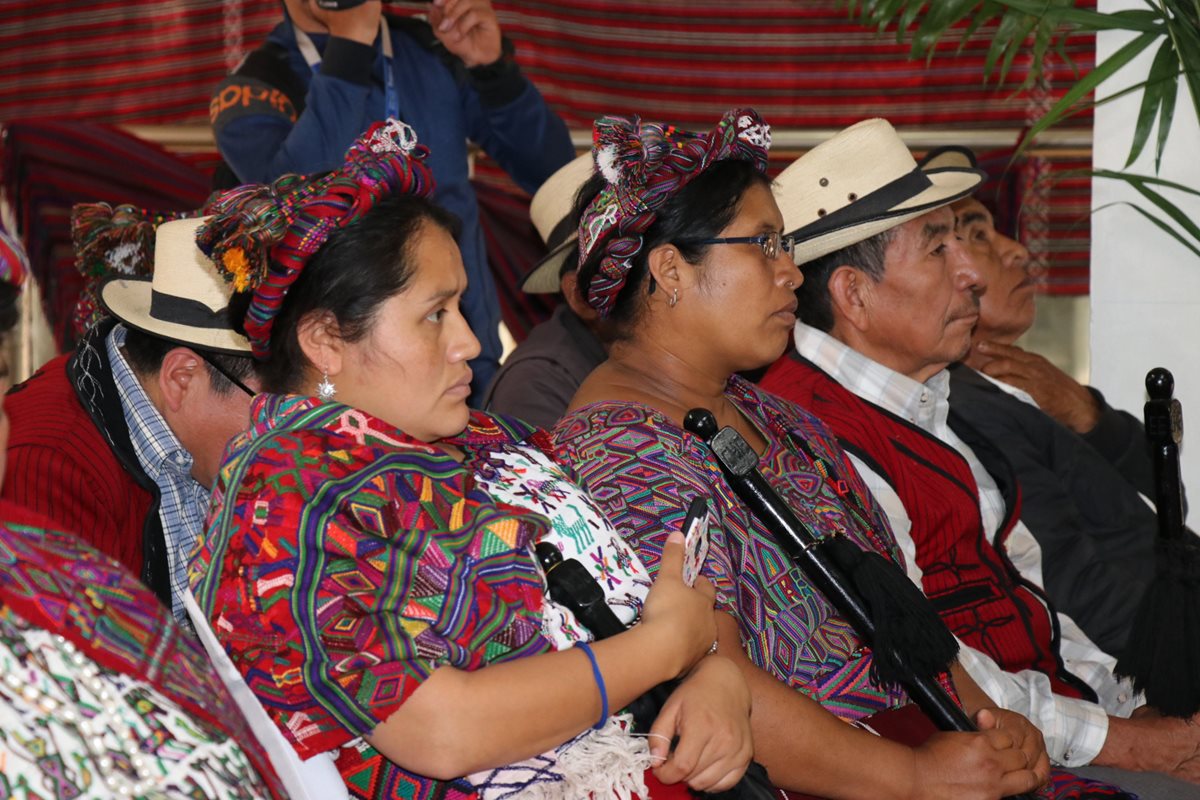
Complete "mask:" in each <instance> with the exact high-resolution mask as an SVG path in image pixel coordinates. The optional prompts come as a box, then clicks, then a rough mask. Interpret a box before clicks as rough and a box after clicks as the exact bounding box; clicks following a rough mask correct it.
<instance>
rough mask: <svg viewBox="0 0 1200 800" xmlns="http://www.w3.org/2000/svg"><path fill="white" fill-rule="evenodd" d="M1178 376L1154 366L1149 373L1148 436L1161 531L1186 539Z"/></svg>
mask: <svg viewBox="0 0 1200 800" xmlns="http://www.w3.org/2000/svg"><path fill="white" fill-rule="evenodd" d="M1174 391H1175V377H1174V376H1173V375H1171V373H1170V371H1168V370H1166V369H1164V368H1162V367H1155V368H1154V369H1152V370H1150V372H1148V373H1147V374H1146V394H1147V395H1149V397H1150V399H1149V400H1148V401H1147V402H1146V406H1145V417H1146V439H1147V441H1148V442H1149V444H1150V450H1151V453H1152V454H1153V461H1154V494H1155V498H1154V500H1155V506H1156V507H1157V509H1158V534H1159V536H1160V537H1162V538H1163V539H1165V540H1168V541H1171V540H1176V541H1177V540H1180V539H1182V538H1183V534H1184V528H1183V491H1182V490H1181V488H1180V486H1181V485H1182V482H1183V481H1182V477H1181V475H1180V472H1179V444H1180V442H1182V441H1183V407H1182V406H1181V405H1180V403H1179V401H1178V400H1174V399H1172V397H1171V395H1172V394H1173V393H1174Z"/></svg>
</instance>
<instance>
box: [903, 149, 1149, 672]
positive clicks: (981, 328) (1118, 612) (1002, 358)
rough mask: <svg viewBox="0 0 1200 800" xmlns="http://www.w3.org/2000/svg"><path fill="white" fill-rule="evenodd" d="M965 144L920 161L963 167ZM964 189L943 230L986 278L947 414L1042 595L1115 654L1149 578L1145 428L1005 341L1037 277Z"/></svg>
mask: <svg viewBox="0 0 1200 800" xmlns="http://www.w3.org/2000/svg"><path fill="white" fill-rule="evenodd" d="M975 163H976V161H975V155H974V153H972V152H971V151H970V150H969V149H967V148H965V147H956V146H950V147H942V148H938V149H937V150H934V151H932V152H930V153H928V154H926V156H925V158H923V159H922V160H921V165H922V168H926V169H928V168H935V169H936V168H944V167H947V166H959V167H968V168H969V167H973V166H975ZM980 195H981V193H980V192H976V193H975V194H974V195H972V196H970V197H965V198H963V199H962V200H958V201H956V202H955V203H954V204H953V206H952V207H953V209H954V215H955V228H956V230H957V232H958V235H959V237H960V238H962V240H963V242H964V243H965V245H966V247H967V249H968V251H969V254H970V256H971V257H972V258H974V259H975V262H976V264H977V266H978V268H979V269H980V270H982V271H983V274H984V276H985V278H986V280H987V284H988V290H987V293H985V294H984V295H983V297H982V298H981V302H980V306H979V324H977V325H976V326H975V332H974V333H973V334H972V336H971V341H972V346H971V352H970V353H969V354H968V355H967V357H966V358H964V359H963V360H962V361H961V362H960V363H958V364H954V365H952V366H951V367H950V410H951V411H952V412H953V413H955V414H957V415H959V416H961V417H962V419H963V420H964V421H965V422H966V423H967V424H969V425H971V426H972V427H973V428H975V429H976V430H978V431H979V433H980V434H981V435H983V436H985V437H987V438H988V439H989V440H990V441H991V442H992V443H993V444H994V445H995V447H996V449H997V450H999V451H1000V452H1001V453H1003V454H1004V456H1005V458H1006V459H1007V461H1008V462H1009V463H1010V464H1011V465H1012V469H1013V471H1014V473H1015V474H1016V475H1017V477H1018V479H1019V481H1020V484H1021V495H1022V497H1021V499H1022V503H1021V521H1022V522H1023V523H1025V525H1026V526H1027V527H1028V528H1029V530H1030V531H1031V532H1032V533H1033V535H1034V537H1035V538H1036V539H1037V541H1038V544H1039V545H1041V548H1042V552H1043V554H1044V560H1043V564H1042V567H1043V569H1042V578H1043V580H1044V581H1045V583H1044V584H1043V587H1044V588H1045V590H1046V593H1047V594H1048V595H1049V597H1050V599H1051V600H1053V601H1054V603H1055V604H1056V605H1057V606H1058V607H1059V608H1060V609H1061V610H1062V611H1065V612H1066V613H1068V614H1070V616H1071V618H1072V619H1074V620H1075V621H1076V622H1077V623H1079V627H1081V628H1083V631H1084V633H1086V634H1087V635H1088V637H1089V638H1090V639H1091V640H1092V641H1093V642H1095V643H1096V644H1097V645H1099V646H1100V648H1101V649H1102V650H1104V651H1105V652H1108V653H1114V654H1119V653H1121V652H1122V651H1123V650H1124V648H1125V647H1126V643H1127V641H1128V640H1129V637H1130V633H1131V632H1132V630H1133V627H1134V622H1135V616H1136V612H1137V610H1138V606H1139V600H1140V598H1141V597H1142V595H1143V594H1144V593H1145V591H1146V587H1147V586H1148V585H1149V584H1150V582H1151V581H1152V580H1153V578H1154V565H1155V542H1156V540H1157V538H1158V518H1157V516H1156V514H1155V511H1154V508H1153V507H1152V506H1151V505H1150V504H1148V503H1147V502H1145V499H1144V497H1153V496H1154V494H1155V488H1154V467H1153V462H1152V459H1151V457H1150V450H1149V448H1148V447H1147V446H1146V432H1145V429H1144V428H1143V427H1142V424H1141V422H1139V421H1138V420H1137V419H1136V418H1134V417H1133V416H1132V415H1130V414H1127V413H1125V412H1124V411H1118V410H1116V409H1113V408H1111V407H1110V406H1109V405H1108V404H1107V403H1106V402H1105V401H1104V397H1103V395H1101V394H1100V393H1099V392H1098V391H1096V390H1094V389H1091V388H1090V387H1087V386H1083V385H1082V384H1080V383H1078V382H1077V381H1075V380H1074V379H1073V378H1071V376H1069V375H1067V374H1065V373H1064V372H1062V371H1061V370H1059V369H1058V368H1057V367H1055V366H1054V365H1053V364H1051V363H1050V362H1048V361H1047V360H1046V359H1045V358H1043V357H1042V356H1040V355H1037V354H1036V353H1031V352H1026V351H1025V350H1023V349H1021V348H1020V347H1018V346H1016V344H1015V343H1016V341H1017V339H1018V338H1019V337H1021V336H1022V335H1023V334H1024V333H1025V332H1026V331H1028V330H1029V328H1030V327H1031V326H1032V325H1033V320H1034V317H1035V313H1036V298H1037V291H1036V289H1037V286H1038V284H1039V282H1040V277H1041V273H1040V270H1039V269H1038V268H1036V267H1035V266H1034V265H1033V264H1032V263H1031V262H1032V259H1031V258H1030V256H1029V251H1028V250H1026V249H1025V247H1024V246H1023V245H1022V244H1021V243H1020V242H1018V241H1016V240H1015V239H1012V238H1010V237H1008V236H1006V235H1005V234H1004V233H1002V232H1001V231H1000V230H998V229H997V227H996V224H995V221H994V219H993V217H992V213H991V211H990V210H989V208H988V207H987V206H985V205H984V203H983V202H982V200H981V198H980Z"/></svg>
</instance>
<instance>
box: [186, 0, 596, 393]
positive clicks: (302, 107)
mask: <svg viewBox="0 0 1200 800" xmlns="http://www.w3.org/2000/svg"><path fill="white" fill-rule="evenodd" d="M284 6H285V7H286V15H285V18H284V20H283V21H282V22H280V24H279V25H278V26H277V27H276V28H275V29H274V30H273V31H272V32H271V33H270V35H269V36H268V37H267V41H266V43H265V44H263V45H262V46H261V47H260V48H258V49H257V50H255V51H254V52H253V53H251V54H250V55H249V56H248V57H247V58H246V60H245V61H244V62H243V63H242V64H241V66H239V67H238V69H237V70H235V72H234V73H233V74H232V75H230V76H229V77H228V78H226V79H225V80H224V81H223V82H222V83H221V84H220V85H219V86H218V87H217V89H216V92H215V93H214V95H213V99H212V103H211V106H210V109H209V112H210V118H211V120H212V125H213V131H214V134H215V136H216V140H217V147H218V148H219V149H220V151H221V155H222V157H224V159H225V160H226V162H227V164H228V170H219V174H218V177H217V181H216V182H217V184H218V185H217V186H216V188H228V187H230V186H233V185H236V184H238V183H269V182H271V181H273V180H275V179H276V178H278V177H280V176H281V175H283V174H285V173H289V172H292V173H299V174H308V175H311V174H314V173H318V172H326V171H329V170H332V169H335V168H337V167H338V166H340V165H341V163H342V156H343V155H344V154H345V152H346V149H347V148H348V147H350V145H351V144H352V143H353V142H354V140H355V138H356V137H358V136H359V134H361V133H363V132H364V131H365V130H366V129H367V128H368V127H370V125H371V124H372V123H373V122H377V121H379V120H383V119H387V118H391V117H395V118H397V119H402V120H404V121H405V122H407V123H408V124H409V125H410V126H411V127H412V128H413V129H414V130H415V131H416V134H417V136H418V137H419V138H420V140H421V141H422V142H424V143H426V144H428V145H429V146H430V149H431V153H432V155H431V156H430V162H431V163H430V166H431V167H432V169H433V173H434V176H435V177H436V179H437V186H438V190H437V196H436V197H435V198H434V199H435V201H436V202H437V203H438V204H439V205H441V206H443V207H444V208H446V209H447V210H448V211H451V212H453V213H454V214H455V215H456V216H458V217H459V219H460V220H461V221H462V225H463V227H462V234H461V235H460V237H459V240H458V244H459V248H460V249H461V250H462V254H463V261H464V263H465V264H466V268H467V279H468V281H469V283H470V289H469V290H468V291H467V294H466V295H465V296H464V297H463V312H464V314H465V316H466V318H467V321H468V323H469V324H470V325H471V329H472V331H474V333H475V335H476V336H477V337H478V338H479V341H480V345H481V351H480V354H479V356H478V357H476V358H475V359H474V360H473V361H472V364H471V368H472V370H473V371H474V375H475V379H474V383H473V384H472V388H473V395H472V397H473V399H477V398H478V397H479V395H480V394H481V392H482V390H483V388H484V387H485V386H487V385H488V382H489V381H490V380H491V378H492V375H493V374H494V373H495V372H496V369H497V367H498V366H499V362H500V355H501V344H500V336H499V330H498V326H499V323H500V305H499V301H498V299H497V296H496V287H495V282H494V281H493V278H492V275H491V272H490V271H489V270H488V269H487V254H486V251H485V248H484V240H483V231H482V229H481V228H480V223H479V210H478V205H477V201H476V198H475V193H474V191H473V190H472V188H471V185H470V181H469V178H470V174H469V163H468V157H467V156H468V152H467V142H468V140H469V141H471V142H473V143H474V144H476V145H478V146H479V147H480V149H482V150H483V151H484V152H486V153H487V154H488V155H489V156H491V157H492V158H494V159H495V160H496V161H497V162H498V163H499V164H500V166H501V167H503V168H504V170H505V171H506V172H507V173H508V174H509V175H510V176H512V178H513V180H515V181H516V182H517V184H518V185H519V186H520V187H521V188H522V189H524V190H526V191H528V192H529V193H530V194H532V193H533V192H535V191H536V190H537V188H538V187H539V186H540V185H541V183H542V182H543V181H544V180H545V179H546V178H548V177H550V175H551V174H553V173H554V171H555V170H557V169H558V168H559V167H561V166H563V165H564V164H566V163H567V162H568V161H570V160H571V159H572V158H573V157H574V156H575V151H574V149H573V148H572V146H571V140H570V137H569V136H568V135H567V129H566V126H565V125H564V124H563V122H562V120H561V119H559V117H558V115H557V114H555V113H554V111H552V110H551V109H550V107H549V106H548V105H547V104H546V102H545V100H544V99H543V98H542V96H541V94H540V93H539V92H538V90H537V89H536V88H535V87H534V86H533V84H531V83H530V82H529V81H528V80H527V79H526V78H525V77H524V76H523V75H522V74H521V71H520V69H519V68H518V67H517V63H516V61H515V60H514V59H513V48H512V45H511V43H510V42H508V41H507V40H506V39H504V37H503V36H502V35H501V31H500V24H499V22H498V21H497V19H496V12H495V10H494V9H493V8H492V5H491V3H490V1H489V0H435V1H434V2H433V3H432V4H431V5H430V8H429V15H428V21H424V20H419V19H398V18H392V17H387V16H385V15H384V14H383V13H382V4H381V3H380V2H378V0H370V1H369V2H365V3H361V4H359V5H357V6H355V7H353V8H348V9H344V10H337V11H331V10H326V9H322V8H320V7H319V6H318V5H317V4H316V3H315V2H314V0H284ZM229 171H232V174H229Z"/></svg>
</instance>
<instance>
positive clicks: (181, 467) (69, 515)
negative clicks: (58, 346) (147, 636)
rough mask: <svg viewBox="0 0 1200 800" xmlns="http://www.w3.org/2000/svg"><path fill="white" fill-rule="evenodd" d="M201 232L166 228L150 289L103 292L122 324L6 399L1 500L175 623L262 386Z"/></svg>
mask: <svg viewBox="0 0 1200 800" xmlns="http://www.w3.org/2000/svg"><path fill="white" fill-rule="evenodd" d="M200 222H201V220H195V219H192V220H179V221H175V222H168V223H165V224H163V225H161V226H160V227H159V229H158V231H157V235H156V247H155V259H154V260H155V264H154V273H153V278H152V279H143V278H130V277H119V276H118V277H116V278H115V279H111V280H109V281H108V282H107V283H105V284H104V286H103V287H102V289H101V299H102V301H103V303H104V305H105V307H106V308H107V309H108V311H109V312H110V313H112V315H113V317H114V319H109V320H106V321H105V322H102V323H99V324H97V325H96V326H95V327H93V328H92V330H91V331H89V332H88V334H87V336H85V338H84V339H83V341H81V342H80V343H79V346H78V348H77V349H76V350H75V352H74V353H70V354H66V355H63V356H59V357H58V358H55V359H54V360H52V361H50V362H49V363H47V364H46V365H45V366H43V367H42V368H41V369H40V370H38V372H37V373H36V374H34V375H33V377H31V378H30V379H29V380H27V381H25V382H24V383H22V384H20V385H18V386H16V387H14V388H13V389H12V390H11V391H10V392H9V394H8V396H7V397H6V398H5V401H4V408H5V412H6V413H7V414H8V416H9V418H10V419H11V421H12V430H13V433H12V436H11V438H10V439H9V443H8V450H7V455H8V463H7V466H6V468H5V479H4V484H3V489H2V490H0V496H2V497H3V498H5V499H8V500H11V501H13V502H15V503H18V504H20V505H23V506H25V507H27V508H30V509H33V510H35V511H38V512H40V513H42V514H44V515H45V516H47V517H49V518H51V519H53V520H55V521H56V522H58V523H59V524H61V525H62V527H63V528H64V529H66V530H72V531H77V532H78V533H79V535H80V536H81V537H82V538H83V539H84V540H85V541H87V542H88V543H89V544H91V545H92V546H94V547H96V548H97V549H98V550H100V551H101V552H104V553H106V554H108V555H110V556H112V557H114V558H116V559H117V560H118V561H120V562H121V563H123V564H124V565H125V566H126V567H128V568H129V570H130V571H132V572H133V573H134V574H135V575H139V576H140V577H141V579H142V582H143V583H145V584H146V585H147V586H148V587H150V589H151V590H152V591H153V592H154V593H155V594H156V595H157V596H158V598H159V599H160V600H161V601H162V602H163V604H164V605H166V606H167V607H168V608H170V609H171V610H172V612H173V613H174V614H175V616H176V618H180V619H181V618H182V616H183V614H184V611H183V606H182V602H181V600H180V599H179V598H180V596H181V595H180V593H181V592H183V591H185V590H186V588H187V585H188V584H187V565H188V560H189V558H190V556H191V553H192V550H193V549H194V548H195V546H196V543H197V542H198V540H199V537H200V535H201V532H202V530H203V524H204V516H205V513H206V512H207V507H208V493H209V488H210V487H211V486H212V483H213V479H214V478H215V476H216V472H217V469H218V467H219V466H220V462H221V454H222V451H223V450H224V447H225V443H226V442H227V441H228V440H229V439H230V437H232V436H233V435H234V434H235V433H238V432H239V431H241V430H242V429H243V428H245V427H246V425H247V423H248V412H249V406H250V398H251V396H252V390H251V389H250V388H249V387H248V386H247V384H250V385H251V386H257V383H256V380H255V379H254V377H253V376H252V368H253V363H252V359H251V358H250V357H249V352H250V345H249V343H248V342H247V340H246V339H245V337H244V336H242V335H241V334H239V333H237V332H235V331H234V330H232V329H231V327H230V325H229V322H228V321H227V320H226V313H225V309H226V307H227V306H228V304H229V296H230V287H229V285H228V284H226V282H225V281H224V280H223V279H222V278H221V277H220V275H219V274H218V273H217V271H216V269H215V268H214V267H213V266H212V263H211V262H210V261H209V260H208V259H207V258H206V257H205V256H204V255H203V253H201V252H200V251H199V250H198V249H197V247H196V245H195V231H196V228H197V227H198V225H199V224H200Z"/></svg>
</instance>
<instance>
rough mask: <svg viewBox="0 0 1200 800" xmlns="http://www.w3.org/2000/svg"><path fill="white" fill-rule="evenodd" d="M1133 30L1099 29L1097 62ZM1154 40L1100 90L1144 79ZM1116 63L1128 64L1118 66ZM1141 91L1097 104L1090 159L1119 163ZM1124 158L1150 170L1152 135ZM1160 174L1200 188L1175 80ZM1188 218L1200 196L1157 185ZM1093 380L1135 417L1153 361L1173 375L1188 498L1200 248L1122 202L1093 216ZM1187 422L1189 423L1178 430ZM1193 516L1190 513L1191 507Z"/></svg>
mask: <svg viewBox="0 0 1200 800" xmlns="http://www.w3.org/2000/svg"><path fill="white" fill-rule="evenodd" d="M1099 7H1100V10H1101V11H1106V12H1108V11H1117V10H1120V9H1123V8H1144V5H1143V3H1142V2H1140V0H1100V2H1099ZM1131 38H1132V34H1125V33H1120V32H1106V33H1102V34H1100V36H1099V39H1098V41H1097V45H1096V50H1097V52H1096V60H1097V63H1099V62H1100V61H1101V60H1102V59H1103V58H1106V57H1107V56H1108V55H1109V54H1111V53H1112V52H1113V51H1115V50H1116V49H1118V48H1119V47H1120V46H1121V45H1123V44H1124V43H1125V42H1127V41H1129V40H1130V39H1131ZM1154 50H1155V47H1154V46H1152V47H1151V48H1150V49H1149V50H1147V51H1146V52H1145V53H1143V54H1142V56H1141V57H1140V58H1139V59H1138V60H1136V61H1135V62H1133V63H1131V64H1130V65H1128V66H1127V67H1126V68H1125V69H1124V70H1122V72H1120V73H1118V74H1117V76H1116V77H1115V78H1114V79H1112V80H1110V81H1108V82H1106V83H1105V84H1104V85H1103V86H1102V87H1101V90H1102V94H1103V95H1104V96H1108V95H1111V94H1114V93H1115V92H1117V91H1118V90H1119V89H1121V88H1124V87H1126V86H1129V85H1131V84H1133V83H1136V82H1137V81H1138V80H1142V79H1144V77H1145V75H1146V74H1147V73H1148V72H1149V70H1150V62H1151V60H1152V59H1153V56H1154ZM1125 73H1129V75H1128V76H1127V75H1126V74H1125ZM1140 98H1141V95H1140V93H1135V94H1133V95H1130V96H1127V97H1123V98H1120V99H1118V100H1115V101H1113V102H1112V103H1108V104H1105V105H1103V106H1100V107H1099V108H1097V109H1096V118H1095V143H1094V151H1093V152H1094V154H1093V160H1094V163H1095V167H1096V168H1097V169H1122V168H1123V167H1124V164H1125V160H1126V158H1127V157H1128V155H1129V145H1130V142H1131V141H1132V137H1133V127H1134V124H1135V123H1136V120H1137V114H1138V108H1139V101H1140ZM1156 135H1157V134H1156V133H1152V134H1151V141H1150V142H1149V143H1148V144H1147V146H1146V149H1145V150H1144V151H1143V153H1142V155H1141V157H1140V158H1139V159H1138V161H1137V162H1135V163H1134V164H1133V166H1132V167H1131V168H1130V171H1131V172H1135V173H1137V174H1143V175H1152V174H1154V154H1153V149H1154V141H1153V140H1154V138H1155V136H1156ZM1159 176H1160V177H1162V178H1165V179H1166V180H1170V181H1174V182H1176V183H1180V184H1183V185H1185V186H1189V187H1194V188H1200V122H1198V121H1197V119H1196V114H1195V109H1194V107H1193V106H1192V103H1191V97H1190V96H1189V95H1188V94H1187V89H1186V88H1182V89H1181V92H1180V95H1179V98H1178V102H1177V105H1176V111H1175V121H1174V124H1173V125H1172V126H1171V135H1170V139H1169V140H1168V146H1167V150H1166V152H1165V153H1164V155H1163V161H1162V169H1161V171H1160V172H1159ZM1164 193H1165V194H1168V195H1169V196H1170V198H1171V199H1172V201H1174V202H1175V203H1177V204H1178V205H1179V207H1180V208H1181V209H1182V210H1183V211H1184V212H1185V213H1187V214H1188V215H1189V216H1190V217H1191V218H1192V219H1193V220H1200V197H1196V196H1194V195H1182V194H1180V193H1178V192H1171V191H1169V190H1168V191H1166V192H1164ZM1124 200H1128V201H1132V202H1136V203H1138V204H1139V205H1141V206H1142V207H1144V208H1147V210H1149V209H1150V208H1152V207H1153V206H1151V205H1150V204H1149V202H1148V201H1146V200H1142V199H1140V195H1138V194H1137V192H1135V191H1134V190H1133V189H1132V188H1129V187H1128V186H1126V185H1125V184H1123V183H1121V182H1118V181H1111V180H1101V179H1095V180H1093V182H1092V205H1093V208H1100V207H1101V206H1104V205H1106V204H1108V203H1112V202H1118V201H1124ZM1091 317H1092V323H1091V344H1092V355H1091V378H1092V384H1093V385H1094V386H1096V387H1097V388H1098V389H1100V390H1101V391H1102V392H1104V394H1105V396H1106V397H1107V398H1108V399H1109V402H1111V403H1112V405H1114V406H1116V407H1118V408H1124V409H1126V410H1127V411H1130V412H1131V413H1133V414H1135V415H1136V416H1138V417H1139V418H1140V417H1141V413H1142V404H1143V403H1144V402H1145V388H1144V380H1145V377H1146V372H1147V371H1148V370H1149V369H1151V368H1152V367H1156V366H1163V367H1166V368H1168V369H1170V370H1171V372H1172V373H1173V374H1174V375H1175V397H1177V398H1178V399H1179V400H1180V401H1181V402H1182V403H1183V418H1184V427H1185V434H1184V445H1183V459H1182V462H1183V464H1182V469H1183V477H1184V484H1185V486H1186V487H1187V491H1188V495H1189V496H1190V498H1191V505H1192V507H1195V506H1196V504H1197V502H1200V501H1198V500H1197V498H1200V257H1197V256H1196V255H1195V254H1194V253H1191V252H1190V251H1188V250H1187V249H1186V248H1184V247H1183V246H1182V245H1180V244H1179V243H1178V242H1176V241H1175V240H1174V239H1172V238H1171V237H1170V236H1168V235H1167V234H1166V233H1164V232H1162V231H1160V230H1159V229H1158V228H1156V227H1155V226H1154V224H1153V223H1151V222H1150V221H1149V220H1147V219H1145V218H1143V217H1142V216H1141V215H1140V214H1138V212H1136V211H1134V210H1133V209H1131V208H1128V207H1124V206H1118V207H1115V208H1108V209H1105V210H1103V211H1099V212H1096V213H1095V214H1094V215H1093V216H1092V314H1091ZM1189 425H1190V433H1187V432H1186V431H1187V430H1188V428H1189ZM1191 519H1192V522H1193V523H1194V522H1195V520H1196V515H1195V514H1192V515H1191Z"/></svg>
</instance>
